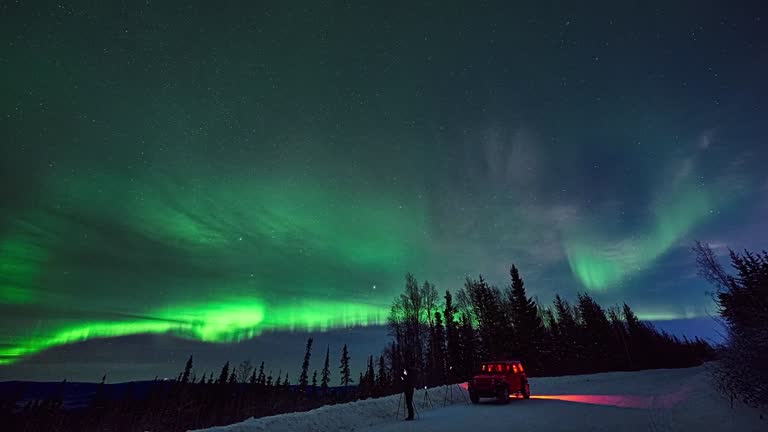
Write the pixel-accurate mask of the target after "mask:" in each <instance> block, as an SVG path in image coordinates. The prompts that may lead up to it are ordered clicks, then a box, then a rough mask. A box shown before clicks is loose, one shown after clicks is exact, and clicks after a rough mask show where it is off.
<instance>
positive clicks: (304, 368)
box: [299, 338, 312, 391]
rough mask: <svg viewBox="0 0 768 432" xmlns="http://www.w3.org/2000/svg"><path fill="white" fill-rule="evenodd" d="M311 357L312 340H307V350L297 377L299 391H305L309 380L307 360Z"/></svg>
mask: <svg viewBox="0 0 768 432" xmlns="http://www.w3.org/2000/svg"><path fill="white" fill-rule="evenodd" d="M311 356H312V338H309V339H307V349H306V351H305V352H304V362H302V364H301V375H299V389H300V390H301V391H306V390H307V385H308V378H309V375H308V374H309V359H310V357H311Z"/></svg>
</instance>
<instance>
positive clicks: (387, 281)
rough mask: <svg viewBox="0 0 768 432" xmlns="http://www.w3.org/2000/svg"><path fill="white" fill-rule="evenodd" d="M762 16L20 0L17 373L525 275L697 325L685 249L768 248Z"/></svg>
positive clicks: (2, 272)
mask: <svg viewBox="0 0 768 432" xmlns="http://www.w3.org/2000/svg"><path fill="white" fill-rule="evenodd" d="M747 9H748V8H733V10H731V8H726V7H725V6H715V5H701V4H699V3H696V5H695V7H693V8H692V7H691V5H687V4H677V3H675V4H666V3H665V4H664V5H661V6H659V7H658V8H657V7H647V8H644V7H642V6H641V5H629V4H626V3H617V2H606V4H603V5H601V6H600V7H598V6H592V7H590V8H584V7H583V5H573V6H569V5H559V6H558V7H557V8H547V9H546V10H539V9H537V8H535V7H533V6H530V7H529V6H522V5H520V4H518V3H517V2H499V3H498V4H493V2H483V3H482V4H480V3H478V4H472V5H471V7H469V6H466V5H451V6H448V5H445V6H443V5H441V6H440V7H438V8H435V7H434V5H418V4H410V3H409V4H407V5H402V6H397V5H391V4H388V3H387V4H385V3H375V2H374V3H368V2H354V3H353V4H349V5H346V7H344V8H339V7H338V5H337V4H335V3H333V2H316V1H311V2H304V3H303V4H302V5H301V6H299V5H296V4H295V3H291V4H288V3H281V2H276V3H269V2H267V3H264V2H244V3H241V4H237V5H234V4H229V3H227V4H219V3H218V2H207V3H206V2H194V1H193V2H186V3H183V4H181V3H174V2H140V3H136V2H128V3H124V4H117V3H115V2H101V3H98V4H94V3H92V2H82V1H79V0H75V1H71V2H53V1H47V0H43V1H36V2H14V3H8V5H7V6H5V5H4V6H0V40H1V41H3V44H2V45H1V46H0V95H2V97H0V364H2V365H4V366H3V367H2V368H0V374H2V373H5V375H4V376H11V377H15V373H16V371H18V370H20V368H21V367H22V366H24V365H25V364H28V365H31V366H30V367H37V366H35V361H36V359H43V360H45V358H46V353H54V355H59V354H60V355H61V356H62V358H65V359H66V358H69V357H67V356H68V355H71V353H69V352H67V348H68V346H72V347H76V346H78V345H77V343H78V342H85V341H94V342H95V343H96V346H99V347H101V346H102V345H99V344H98V342H103V344H104V345H103V346H104V347H106V348H103V351H104V352H105V353H107V354H110V353H111V351H110V349H111V348H110V345H109V344H110V343H112V342H114V343H115V344H119V343H120V340H121V337H127V336H135V335H138V336H141V335H151V336H152V338H154V339H157V340H162V341H163V344H167V345H168V346H171V345H173V344H174V343H176V342H179V341H180V343H187V342H190V343H198V344H199V345H197V346H200V347H202V346H204V345H205V344H209V343H210V344H212V346H214V347H216V349H217V350H219V351H225V350H224V346H235V345H237V344H238V343H240V342H247V341H249V340H250V341H254V344H255V345H257V346H258V344H259V341H260V340H263V339H268V337H269V336H272V335H278V336H276V338H279V335H282V334H283V333H284V332H294V333H296V334H302V335H303V334H305V333H309V332H324V331H325V332H327V333H326V334H329V333H334V332H337V331H339V332H341V331H346V330H350V331H351V330H357V327H366V328H365V330H370V331H374V330H380V328H379V327H380V326H381V325H382V324H385V323H386V316H387V314H388V312H389V306H390V304H391V300H392V298H393V297H394V296H395V295H396V294H398V293H399V292H400V291H401V289H402V286H403V280H404V279H403V277H404V275H405V274H406V272H413V273H414V274H415V276H416V277H417V278H418V279H419V280H420V281H423V280H425V279H428V280H429V281H431V282H432V283H435V285H436V286H437V289H438V290H439V291H441V292H442V291H444V290H452V291H456V290H457V289H459V288H460V287H461V286H462V284H463V281H464V280H465V278H466V277H468V276H472V277H475V276H477V275H478V274H482V275H483V276H484V277H485V278H486V280H489V281H490V282H491V283H493V284H496V285H498V286H499V287H503V286H504V285H506V284H507V279H508V274H507V272H508V268H509V265H510V264H511V263H515V264H516V265H517V267H518V268H520V270H521V273H522V275H523V277H524V278H525V281H526V287H527V289H528V290H529V293H530V294H531V295H533V296H535V297H536V298H538V299H539V300H540V301H541V302H542V303H548V302H550V301H551V300H552V298H553V297H554V295H555V294H560V295H562V296H563V297H565V298H568V299H573V298H574V297H575V296H576V293H577V292H581V291H585V290H586V291H589V292H590V293H592V294H593V295H594V296H595V298H596V299H597V300H598V301H599V302H600V303H601V304H604V305H606V306H610V305H615V304H621V303H622V302H627V303H628V304H630V305H631V306H632V307H633V308H634V309H635V310H636V311H637V312H638V313H639V315H640V316H641V317H642V318H645V319H649V320H656V321H670V320H693V319H696V318H702V317H706V316H707V315H708V314H710V313H712V312H713V309H712V301H711V298H710V297H709V296H708V295H706V294H705V290H706V289H707V288H706V283H705V282H704V281H702V280H700V278H698V277H697V276H696V275H695V268H694V265H693V262H692V257H691V255H690V253H689V246H690V244H691V242H692V241H693V240H695V239H700V240H704V241H709V242H712V243H713V244H715V245H716V246H717V251H718V253H725V251H727V248H728V247H733V248H742V247H749V248H751V249H760V248H764V247H765V244H766V241H768V232H767V231H766V224H765V220H766V215H768V208H766V206H765V203H766V202H768V198H767V197H768V195H766V194H768V186H767V185H768V178H767V177H766V171H765V167H764V161H765V160H768V146H766V145H764V136H765V131H764V128H765V127H764V119H765V118H766V117H767V116H766V112H765V100H766V91H767V90H766V88H765V80H764V77H765V76H768V67H766V63H765V61H764V57H765V56H764V53H765V52H768V45H766V41H768V37H766V38H761V37H756V35H759V34H760V33H758V32H760V31H764V30H762V28H763V27H761V26H764V22H762V23H760V22H757V21H756V20H755V16H757V15H756V14H754V13H752V12H751V11H748V10H747ZM596 10H597V11H598V12H599V13H596V12H595V11H596ZM692 10H694V11H695V13H691V11H692ZM681 23H685V24H681ZM692 29H697V30H695V31H693V30H692ZM712 29H720V31H711V30H712ZM694 34H695V37H693V35H694ZM353 327H354V329H351V328H353ZM367 327H370V328H367ZM341 338H342V337H341V336H340V337H339V342H340V343H346V342H345V341H341ZM122 339H123V340H124V339H126V338H122ZM169 341H173V342H169ZM145 342H146V341H145ZM373 342H375V343H376V344H378V345H382V346H383V344H384V343H385V342H384V341H381V343H380V344H379V341H373ZM373 342H372V343H373ZM158 345H160V343H158ZM378 345H377V346H378ZM164 346H165V345H164ZM350 346H351V344H350ZM258 349H263V350H267V349H269V348H268V347H260V348H258ZM333 349H335V347H334V348H332V350H333ZM73 350H74V349H73ZM136 351H141V350H140V349H139V350H136ZM169 351H174V350H173V349H171V348H169ZM62 353H63V354H62ZM174 353H175V355H177V356H178V355H181V354H179V353H178V352H175V351H174ZM367 354H371V353H367ZM105 355H106V354H105ZM140 355H143V353H138V354H136V358H139V357H140ZM187 355H188V353H186V352H185V353H183V356H184V358H183V359H181V360H179V362H183V361H184V360H185V359H186V356H187ZM223 355H224V354H222V356H223ZM249 355H250V354H249ZM254 355H260V354H259V353H256V354H254ZM276 355H277V354H276ZM57 358H58V357H57ZM223 360H227V359H224V358H222V363H223ZM229 360H234V359H229ZM57 361H58V360H57ZM127 361H128V362H130V361H132V360H131V359H129V360H127ZM216 361H218V359H217V360H216ZM63 362H64V361H63ZM137 363H141V362H140V361H138V360H137ZM213 363H214V361H213V360H211V364H213ZM166 366H167V365H166ZM219 366H220V365H216V367H219ZM40 367H41V368H44V367H45V363H44V362H43V366H40ZM206 367H213V366H211V365H206ZM147 368H149V366H147ZM89 373H90V372H89ZM132 373H134V372H133V371H132V370H131V371H128V372H125V376H127V377H133V375H131V374H132ZM83 374H84V375H85V374H86V373H85V372H83ZM91 375H93V376H101V372H97V373H93V374H90V375H87V376H88V377H90V376H91ZM136 375H137V376H139V375H140V374H139V373H138V372H137V373H136ZM32 376H36V375H35V374H34V373H33V374H32ZM141 377H144V376H143V375H141Z"/></svg>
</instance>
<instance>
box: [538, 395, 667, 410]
mask: <svg viewBox="0 0 768 432" xmlns="http://www.w3.org/2000/svg"><path fill="white" fill-rule="evenodd" d="M531 399H550V400H560V401H566V402H576V403H583V404H590V405H606V406H615V407H620V408H650V407H651V404H652V402H653V396H629V395H627V396H624V395H531Z"/></svg>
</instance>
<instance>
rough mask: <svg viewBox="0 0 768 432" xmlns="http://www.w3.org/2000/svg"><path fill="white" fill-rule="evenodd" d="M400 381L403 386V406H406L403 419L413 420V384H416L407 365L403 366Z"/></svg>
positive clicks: (411, 370)
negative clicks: (406, 414)
mask: <svg viewBox="0 0 768 432" xmlns="http://www.w3.org/2000/svg"><path fill="white" fill-rule="evenodd" d="M400 381H401V384H402V386H403V394H404V395H405V406H406V408H408V417H406V418H405V420H406V421H410V420H413V386H414V385H415V384H416V377H415V376H414V372H413V369H411V368H410V367H407V366H406V367H405V368H403V373H402V374H401V375H400Z"/></svg>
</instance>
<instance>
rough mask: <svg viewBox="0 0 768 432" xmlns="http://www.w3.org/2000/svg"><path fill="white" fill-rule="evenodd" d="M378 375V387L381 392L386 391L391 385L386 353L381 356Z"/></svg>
mask: <svg viewBox="0 0 768 432" xmlns="http://www.w3.org/2000/svg"><path fill="white" fill-rule="evenodd" d="M378 372H379V373H378V375H377V377H376V387H378V390H379V392H380V393H382V394H383V393H384V392H386V390H387V388H388V387H389V376H388V375H389V374H388V373H387V365H386V363H385V362H384V355H380V356H379V371H378Z"/></svg>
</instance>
